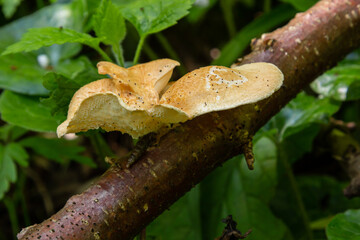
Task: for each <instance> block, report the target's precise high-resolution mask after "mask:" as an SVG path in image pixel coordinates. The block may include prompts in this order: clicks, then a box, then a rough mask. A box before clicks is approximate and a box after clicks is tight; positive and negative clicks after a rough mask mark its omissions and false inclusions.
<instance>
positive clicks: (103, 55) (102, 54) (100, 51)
mask: <svg viewBox="0 0 360 240" xmlns="http://www.w3.org/2000/svg"><path fill="white" fill-rule="evenodd" d="M91 47H93V48H94V49H95V50H96V51H97V52H98V53H99V54H100V55H101V56H102V57H103V59H105V60H106V61H109V62H112V60H111V58H110V57H109V56H108V55H107V54H106V53H105V52H104V51H103V50H102V49H101V48H100V47H99V46H91Z"/></svg>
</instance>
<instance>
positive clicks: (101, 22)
mask: <svg viewBox="0 0 360 240" xmlns="http://www.w3.org/2000/svg"><path fill="white" fill-rule="evenodd" d="M93 25H94V30H95V33H96V36H98V37H103V38H104V39H105V40H104V42H105V43H107V44H114V45H115V44H120V42H121V41H122V40H123V39H124V37H125V34H126V27H125V21H124V19H123V17H122V14H121V11H120V9H119V7H118V6H115V5H114V4H112V3H111V1H110V0H103V1H101V4H100V6H99V7H98V9H97V11H96V14H95V15H94V18H93Z"/></svg>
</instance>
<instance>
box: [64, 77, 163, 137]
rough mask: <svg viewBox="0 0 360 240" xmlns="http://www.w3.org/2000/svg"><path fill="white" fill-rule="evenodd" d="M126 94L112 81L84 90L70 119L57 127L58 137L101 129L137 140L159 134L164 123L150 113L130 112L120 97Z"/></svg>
mask: <svg viewBox="0 0 360 240" xmlns="http://www.w3.org/2000/svg"><path fill="white" fill-rule="evenodd" d="M124 91H125V90H124V89H123V86H121V87H119V86H115V83H114V81H112V79H101V80H98V81H95V82H92V83H89V84H87V85H85V86H83V87H82V88H80V89H79V90H78V91H77V92H76V93H75V95H74V96H73V98H72V100H71V103H70V105H69V111H68V117H67V120H66V121H65V122H63V123H62V124H61V125H59V127H58V128H57V134H58V136H59V137H61V136H63V135H64V134H66V133H76V132H82V131H87V130H89V129H97V128H99V127H101V128H102V129H104V130H106V131H121V132H123V133H129V134H130V135H132V136H133V137H134V138H138V137H140V136H142V135H145V134H147V133H149V132H156V131H157V130H158V129H159V128H160V127H161V125H162V124H161V123H160V122H159V121H158V120H156V119H154V118H153V117H151V116H150V115H149V114H148V113H147V112H146V111H129V110H127V109H126V107H125V106H126V104H125V102H124V99H123V98H121V97H120V96H119V95H121V94H123V92H124Z"/></svg>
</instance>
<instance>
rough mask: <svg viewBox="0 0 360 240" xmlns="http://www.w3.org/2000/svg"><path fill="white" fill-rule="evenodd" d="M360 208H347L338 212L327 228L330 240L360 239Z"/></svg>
mask: <svg viewBox="0 0 360 240" xmlns="http://www.w3.org/2000/svg"><path fill="white" fill-rule="evenodd" d="M359 219H360V210H347V211H346V212H344V213H341V214H338V215H336V216H335V217H334V219H333V220H332V221H331V222H330V223H329V225H328V226H327V228H326V236H327V237H328V239H329V240H344V239H346V240H359V239H360V221H359Z"/></svg>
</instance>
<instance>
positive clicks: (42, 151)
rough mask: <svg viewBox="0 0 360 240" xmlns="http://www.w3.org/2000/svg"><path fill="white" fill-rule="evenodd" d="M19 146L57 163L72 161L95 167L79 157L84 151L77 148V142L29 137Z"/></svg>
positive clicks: (88, 160) (91, 161) (90, 160)
mask: <svg viewBox="0 0 360 240" xmlns="http://www.w3.org/2000/svg"><path fill="white" fill-rule="evenodd" d="M19 144H21V145H22V146H24V147H26V148H31V149H32V150H33V151H34V152H36V153H37V154H39V155H41V156H43V157H45V158H47V159H50V160H53V161H56V162H58V163H64V162H66V161H68V160H72V161H75V162H78V163H81V164H85V165H88V166H90V167H96V164H95V163H94V161H93V160H92V159H91V158H89V157H85V156H82V155H80V154H81V153H83V152H84V151H85V148H84V147H81V146H78V141H76V140H74V141H67V140H65V139H58V138H52V139H47V138H41V137H29V138H26V139H23V140H21V141H20V142H19Z"/></svg>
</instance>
